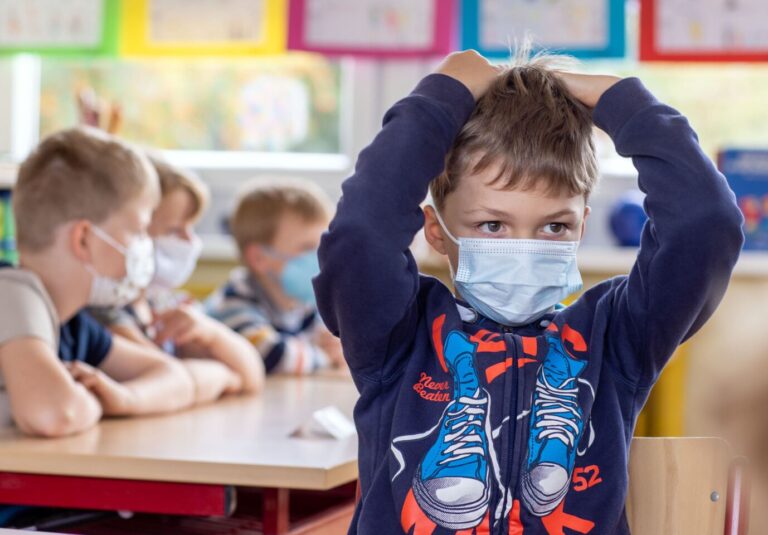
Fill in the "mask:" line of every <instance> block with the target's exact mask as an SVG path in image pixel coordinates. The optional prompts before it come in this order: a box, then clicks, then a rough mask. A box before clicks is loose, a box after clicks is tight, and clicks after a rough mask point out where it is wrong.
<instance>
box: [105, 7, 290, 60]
mask: <svg viewBox="0 0 768 535" xmlns="http://www.w3.org/2000/svg"><path fill="white" fill-rule="evenodd" d="M121 9H122V18H121V21H122V28H121V39H120V53H121V54H122V55H125V56H201V55H202V56H205V55H210V56H250V55H254V54H273V53H279V52H282V51H284V50H285V40H286V26H287V17H286V9H287V8H286V1H285V0H123V1H122V6H121Z"/></svg>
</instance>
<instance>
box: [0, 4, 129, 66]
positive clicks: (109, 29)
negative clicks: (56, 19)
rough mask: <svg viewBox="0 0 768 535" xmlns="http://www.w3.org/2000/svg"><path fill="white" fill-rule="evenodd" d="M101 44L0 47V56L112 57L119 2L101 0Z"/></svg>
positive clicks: (118, 30) (118, 29) (116, 48)
mask: <svg viewBox="0 0 768 535" xmlns="http://www.w3.org/2000/svg"><path fill="white" fill-rule="evenodd" d="M102 2H103V6H104V13H103V19H102V22H101V32H102V34H101V42H100V43H99V44H98V45H96V46H91V47H87V46H43V47H25V46H18V47H6V46H2V45H0V56H7V55H11V54H40V55H44V56H114V55H116V54H117V50H118V41H119V32H120V20H119V17H120V0H102Z"/></svg>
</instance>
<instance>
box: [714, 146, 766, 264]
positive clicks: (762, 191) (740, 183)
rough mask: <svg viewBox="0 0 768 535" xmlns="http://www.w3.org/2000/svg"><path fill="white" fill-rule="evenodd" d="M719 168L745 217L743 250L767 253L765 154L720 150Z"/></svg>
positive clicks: (764, 151)
mask: <svg viewBox="0 0 768 535" xmlns="http://www.w3.org/2000/svg"><path fill="white" fill-rule="evenodd" d="M718 164H719V166H720V171H721V172H722V173H723V174H724V175H725V177H726V178H727V179H728V184H729V185H730V186H731V189H732V190H733V192H734V193H735V194H736V201H737V202H738V203H739V208H740V209H741V212H742V213H743V214H744V236H745V242H744V249H760V250H768V150H758V149H751V150H750V149H748V150H741V149H727V150H723V151H721V152H720V154H719V155H718Z"/></svg>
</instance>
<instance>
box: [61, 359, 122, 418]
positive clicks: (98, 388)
mask: <svg viewBox="0 0 768 535" xmlns="http://www.w3.org/2000/svg"><path fill="white" fill-rule="evenodd" d="M65 366H66V367H67V370H68V371H69V373H70V374H71V375H72V378H73V379H74V380H75V381H77V382H78V383H80V384H82V385H83V386H84V387H85V388H87V389H88V390H89V391H90V392H91V393H92V394H93V395H94V396H96V398H97V399H98V400H99V403H100V404H101V410H102V412H103V414H104V415H106V416H125V415H128V414H131V413H132V412H133V407H134V406H135V403H134V393H133V391H132V390H131V389H130V388H128V387H126V386H124V385H122V384H120V383H118V382H117V381H115V380H114V379H112V378H111V377H109V376H108V375H107V374H105V373H104V372H102V371H101V370H99V369H98V368H94V367H93V366H91V365H90V364H86V363H85V362H80V361H73V362H68V363H66V364H65Z"/></svg>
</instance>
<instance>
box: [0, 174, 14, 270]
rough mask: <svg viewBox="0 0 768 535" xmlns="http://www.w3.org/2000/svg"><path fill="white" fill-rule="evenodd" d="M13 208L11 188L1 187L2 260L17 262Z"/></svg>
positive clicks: (0, 240) (0, 244)
mask: <svg viewBox="0 0 768 535" xmlns="http://www.w3.org/2000/svg"><path fill="white" fill-rule="evenodd" d="M14 223H15V222H14V219H13V212H12V209H11V190H7V189H0V260H2V261H6V262H10V263H12V264H15V263H16V262H17V261H18V253H17V251H16V229H15V224H14Z"/></svg>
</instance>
